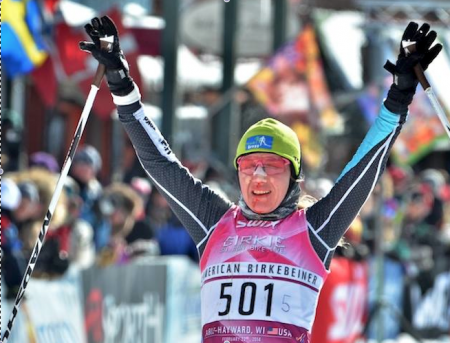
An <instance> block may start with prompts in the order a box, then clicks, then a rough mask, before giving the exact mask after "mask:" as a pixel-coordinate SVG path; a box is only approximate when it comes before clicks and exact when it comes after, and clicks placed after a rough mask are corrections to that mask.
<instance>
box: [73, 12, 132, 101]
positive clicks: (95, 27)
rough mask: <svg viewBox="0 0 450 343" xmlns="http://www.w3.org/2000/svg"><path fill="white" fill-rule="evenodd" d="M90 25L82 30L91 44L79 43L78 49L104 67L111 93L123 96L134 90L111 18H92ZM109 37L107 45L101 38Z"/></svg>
mask: <svg viewBox="0 0 450 343" xmlns="http://www.w3.org/2000/svg"><path fill="white" fill-rule="evenodd" d="M91 23H92V25H91V24H86V25H85V26H84V29H85V30H86V33H87V34H88V35H89V37H91V39H92V42H80V43H79V46H80V49H81V50H83V51H87V52H90V53H91V54H92V56H94V58H95V59H96V60H97V61H98V62H99V63H101V64H103V65H104V66H105V67H106V79H107V81H108V87H109V89H110V90H111V93H112V94H114V95H118V96H125V95H127V94H129V93H130V92H131V91H132V90H133V89H134V83H133V79H132V78H131V77H130V74H129V69H128V63H127V61H126V60H125V56H124V55H123V52H122V50H121V49H120V45H119V33H118V32H117V28H116V25H115V24H114V22H113V21H112V20H111V18H109V17H107V16H104V17H102V18H101V20H100V19H99V18H93V19H92V20H91ZM106 37H110V38H111V39H112V43H110V44H108V43H106V41H105V40H104V39H102V38H106Z"/></svg>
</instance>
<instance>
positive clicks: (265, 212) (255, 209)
mask: <svg viewBox="0 0 450 343" xmlns="http://www.w3.org/2000/svg"><path fill="white" fill-rule="evenodd" d="M251 210H252V211H253V212H255V213H256V214H268V213H270V212H273V210H274V209H264V208H251Z"/></svg>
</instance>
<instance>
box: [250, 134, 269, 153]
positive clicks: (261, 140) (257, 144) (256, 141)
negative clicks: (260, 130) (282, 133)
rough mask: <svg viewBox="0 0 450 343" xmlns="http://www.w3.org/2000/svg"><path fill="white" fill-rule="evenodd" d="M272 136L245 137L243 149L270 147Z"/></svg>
mask: <svg viewBox="0 0 450 343" xmlns="http://www.w3.org/2000/svg"><path fill="white" fill-rule="evenodd" d="M272 145H273V137H272V136H252V137H249V138H247V142H246V145H245V150H252V149H260V148H263V149H272Z"/></svg>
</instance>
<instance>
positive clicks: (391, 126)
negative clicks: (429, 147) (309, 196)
mask: <svg viewBox="0 0 450 343" xmlns="http://www.w3.org/2000/svg"><path fill="white" fill-rule="evenodd" d="M405 120H406V115H398V114H394V113H392V112H390V111H389V110H388V109H387V108H386V107H385V106H384V105H382V108H381V110H380V114H379V116H378V117H377V119H376V120H375V122H374V124H373V125H372V127H371V128H370V130H369V132H368V133H367V134H366V136H365V138H364V140H363V142H362V143H361V145H360V147H359V148H358V150H357V152H356V153H355V155H354V156H353V158H352V160H351V161H350V162H349V163H348V164H347V166H346V167H345V169H344V170H343V172H342V173H341V175H340V176H339V178H338V179H337V181H336V183H335V185H334V186H333V188H332V189H331V191H330V193H329V194H328V195H327V196H326V197H324V198H322V199H321V200H319V201H318V202H317V203H315V204H314V205H313V206H311V207H310V208H309V209H308V210H307V211H306V220H307V224H308V228H309V234H310V239H311V242H312V245H313V247H314V249H315V251H316V252H317V254H318V256H319V257H320V258H321V260H322V261H323V263H324V265H325V267H326V268H329V266H330V263H331V259H332V257H333V255H334V251H335V249H336V247H337V245H338V243H339V241H340V239H341V238H342V236H343V235H344V234H345V232H346V231H347V229H348V228H349V227H350V224H351V223H352V222H353V220H354V219H355V217H356V216H357V215H358V213H359V211H360V210H361V207H362V206H363V205H364V203H365V202H366V200H367V198H368V197H369V195H370V193H371V192H372V190H373V189H374V187H375V184H376V182H377V181H378V179H379V178H380V176H381V174H382V172H383V170H384V169H385V167H386V162H387V160H388V157H389V153H390V150H391V147H392V145H393V144H394V142H395V140H396V138H397V136H398V134H399V133H400V130H401V127H402V125H403V123H404V122H405Z"/></svg>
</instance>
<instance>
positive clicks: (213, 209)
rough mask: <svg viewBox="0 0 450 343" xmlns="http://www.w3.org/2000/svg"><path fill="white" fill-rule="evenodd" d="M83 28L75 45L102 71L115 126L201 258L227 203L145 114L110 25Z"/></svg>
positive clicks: (93, 24)
mask: <svg viewBox="0 0 450 343" xmlns="http://www.w3.org/2000/svg"><path fill="white" fill-rule="evenodd" d="M85 29H86V32H87V34H88V35H89V36H90V37H91V39H92V42H81V43H80V48H81V49H82V50H85V51H87V52H90V53H92V55H93V57H94V58H96V59H97V60H98V61H99V62H100V63H102V64H103V65H105V66H106V79H107V82H108V87H109V89H110V90H111V93H112V97H113V100H114V103H115V104H116V105H117V109H118V112H119V118H120V121H121V122H122V124H123V127H124V128H125V131H126V132H127V134H128V136H129V137H130V139H131V142H132V144H133V146H134V148H135V150H136V154H137V156H138V158H139V160H140V162H141V164H142V166H143V168H144V169H145V171H146V172H147V174H148V176H149V178H150V179H151V181H152V182H153V184H154V185H155V186H156V187H157V189H158V190H159V191H160V192H161V193H162V194H163V195H164V196H165V198H166V199H167V201H168V202H169V204H170V206H171V208H172V210H173V211H174V212H175V214H176V215H177V216H178V218H179V219H180V221H181V222H182V223H183V225H184V226H185V228H186V229H187V230H188V231H189V233H190V235H191V236H192V238H193V239H194V241H195V242H196V244H197V247H198V248H199V251H200V253H202V252H203V249H204V244H205V242H206V240H207V238H208V237H209V234H210V232H211V231H212V229H213V228H214V225H215V224H216V223H217V222H218V220H219V219H220V218H221V217H222V216H223V214H224V213H225V212H226V211H227V210H228V209H229V208H230V207H231V206H232V204H231V203H229V202H228V201H226V200H224V199H223V198H221V197H220V196H219V195H218V194H216V193H215V192H213V191H212V190H211V189H210V188H208V187H207V186H205V185H203V184H202V183H201V181H200V180H198V179H196V178H194V177H193V176H192V175H191V173H190V172H189V171H188V170H187V169H186V168H185V167H183V166H182V165H181V163H180V161H179V160H178V159H177V158H176V156H175V155H174V153H173V152H172V150H171V149H170V147H169V145H168V144H167V142H166V140H165V139H164V137H163V136H162V135H161V133H160V131H159V130H158V128H157V127H156V125H155V124H154V123H153V122H152V120H151V119H150V118H149V117H148V116H147V115H146V113H145V111H144V109H143V107H142V104H141V101H140V100H141V95H140V93H139V89H138V88H137V86H136V84H135V83H134V82H133V79H132V78H131V76H130V74H129V68H128V63H127V62H126V60H125V57H124V55H123V52H122V51H121V49H120V45H119V35H118V32H117V29H116V26H115V25H114V23H113V22H112V20H111V19H110V18H109V17H106V16H105V17H102V18H101V19H99V18H94V19H92V22H91V24H87V25H86V26H85ZM102 41H103V42H107V43H108V44H109V46H108V49H107V50H104V49H102V48H101V46H100V45H101V42H102Z"/></svg>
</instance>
